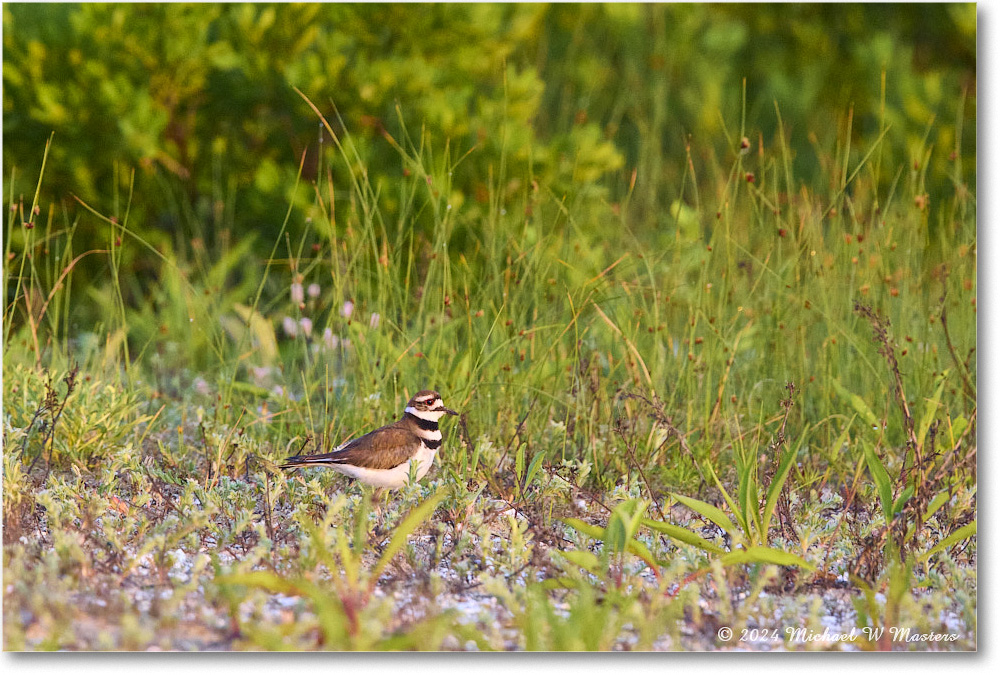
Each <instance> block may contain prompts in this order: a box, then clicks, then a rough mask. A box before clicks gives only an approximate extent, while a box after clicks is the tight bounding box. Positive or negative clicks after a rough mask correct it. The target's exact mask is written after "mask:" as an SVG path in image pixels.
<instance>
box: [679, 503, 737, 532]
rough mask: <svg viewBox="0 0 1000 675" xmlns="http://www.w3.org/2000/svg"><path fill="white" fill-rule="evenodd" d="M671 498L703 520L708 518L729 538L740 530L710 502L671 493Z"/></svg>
mask: <svg viewBox="0 0 1000 675" xmlns="http://www.w3.org/2000/svg"><path fill="white" fill-rule="evenodd" d="M670 496H671V497H673V498H674V499H676V500H677V501H679V502H680V503H681V504H684V506H686V507H688V508H689V509H691V510H692V511H694V512H695V513H697V514H698V515H700V516H702V517H703V518H707V519H708V520H710V521H712V522H713V523H715V524H716V525H718V526H719V527H721V528H722V529H723V530H725V531H726V534H728V535H729V536H734V535H736V534H737V532H738V530H737V529H736V526H735V525H734V524H733V521H731V520H729V518H728V517H727V516H726V514H725V513H723V512H722V510H721V509H720V508H718V507H717V506H712V505H711V504H709V503H708V502H703V501H701V500H700V499H694V498H693V497H685V496H684V495H679V494H676V493H673V492H671V493H670Z"/></svg>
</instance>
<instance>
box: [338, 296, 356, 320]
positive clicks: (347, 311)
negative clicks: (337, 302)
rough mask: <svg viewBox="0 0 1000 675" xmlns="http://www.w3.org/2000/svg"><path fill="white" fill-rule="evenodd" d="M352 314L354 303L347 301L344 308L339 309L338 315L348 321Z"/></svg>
mask: <svg viewBox="0 0 1000 675" xmlns="http://www.w3.org/2000/svg"><path fill="white" fill-rule="evenodd" d="M353 312H354V302H352V301H351V300H348V301H347V302H345V303H344V306H343V307H341V308H340V315H341V316H343V317H344V318H345V319H350V318H351V314H352V313H353Z"/></svg>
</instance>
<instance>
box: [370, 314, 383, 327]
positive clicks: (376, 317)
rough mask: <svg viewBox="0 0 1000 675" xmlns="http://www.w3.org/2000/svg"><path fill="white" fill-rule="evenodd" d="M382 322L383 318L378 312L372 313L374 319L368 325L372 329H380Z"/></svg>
mask: <svg viewBox="0 0 1000 675" xmlns="http://www.w3.org/2000/svg"><path fill="white" fill-rule="evenodd" d="M381 320H382V317H381V315H379V313H378V312H372V318H371V319H370V320H369V321H368V325H369V326H371V327H372V328H378V324H379V321H381Z"/></svg>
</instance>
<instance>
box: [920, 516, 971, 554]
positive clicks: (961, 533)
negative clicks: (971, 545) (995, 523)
mask: <svg viewBox="0 0 1000 675" xmlns="http://www.w3.org/2000/svg"><path fill="white" fill-rule="evenodd" d="M975 534H976V521H975V520H973V521H972V522H971V523H969V524H968V525H963V526H962V527H960V528H958V529H957V530H955V531H954V532H952V533H951V534H949V535H948V536H947V537H945V538H944V539H942V540H941V541H939V542H938V543H937V545H936V546H934V547H933V548H931V549H930V550H929V551H927V552H926V553H923V554H921V555H920V557H919V560H920V561H921V562H923V561H925V560H928V559H929V558H930V557H931V556H932V555H934V554H935V553H938V552H940V551H943V550H945V549H946V548H949V547H950V546H954V545H955V544H957V543H958V542H960V541H962V540H964V539H968V538H969V537H972V536H975Z"/></svg>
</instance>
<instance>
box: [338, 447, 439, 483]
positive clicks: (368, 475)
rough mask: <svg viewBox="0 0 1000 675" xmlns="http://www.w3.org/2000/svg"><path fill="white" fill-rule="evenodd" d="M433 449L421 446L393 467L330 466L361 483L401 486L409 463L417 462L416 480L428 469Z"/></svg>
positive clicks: (432, 456) (408, 469)
mask: <svg viewBox="0 0 1000 675" xmlns="http://www.w3.org/2000/svg"><path fill="white" fill-rule="evenodd" d="M434 455H435V451H434V450H430V449H428V448H426V447H423V446H421V448H420V450H419V451H418V452H417V454H416V455H414V457H413V459H411V460H410V461H409V462H403V463H402V464H400V465H399V466H397V467H395V468H393V469H366V468H364V467H360V466H349V465H347V464H334V465H330V468H331V469H333V470H334V471H339V472H340V473H342V474H344V475H345V476H350V477H351V478H354V479H355V480H359V481H361V482H362V483H366V484H368V485H372V486H374V487H381V488H393V489H395V488H401V487H403V486H404V485H406V482H407V480H409V478H410V464H413V463H414V462H416V463H417V480H420V479H421V478H423V477H424V476H426V475H427V472H428V471H430V468H431V465H432V464H433V463H434Z"/></svg>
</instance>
